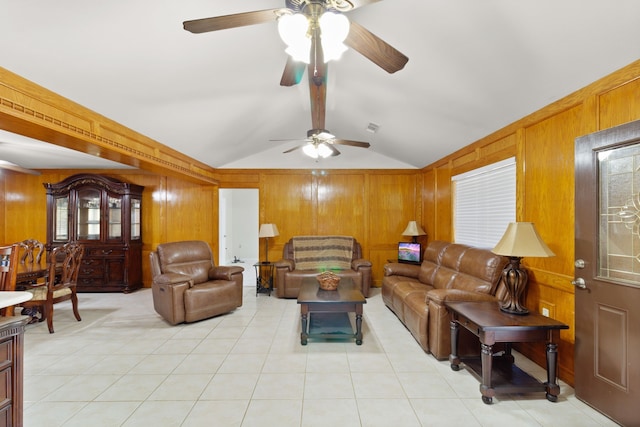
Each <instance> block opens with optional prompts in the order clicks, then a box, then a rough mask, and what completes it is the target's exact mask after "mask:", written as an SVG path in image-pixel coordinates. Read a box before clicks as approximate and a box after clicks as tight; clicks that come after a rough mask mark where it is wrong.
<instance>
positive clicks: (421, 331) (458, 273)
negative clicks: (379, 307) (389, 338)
mask: <svg viewBox="0 0 640 427" xmlns="http://www.w3.org/2000/svg"><path fill="white" fill-rule="evenodd" d="M507 262H508V260H507V258H506V257H503V256H500V255H496V254H494V253H493V252H491V251H490V250H487V249H480V248H474V247H470V246H466V245H461V244H455V243H447V242H442V241H433V242H430V243H429V245H428V246H427V247H426V249H425V251H424V261H423V262H422V264H421V265H411V264H400V263H390V264H386V265H385V266H384V277H383V279H382V300H383V301H384V303H385V304H386V305H387V307H389V308H390V309H391V310H392V311H393V312H394V313H395V314H396V316H397V317H398V319H400V321H401V322H402V323H403V324H404V325H405V326H406V327H407V329H408V330H409V331H410V332H411V334H412V335H413V336H414V338H415V339H416V341H418V343H419V344H420V346H421V347H422V348H423V349H424V351H426V352H430V353H431V354H433V356H435V357H436V358H437V359H446V358H448V357H449V354H450V353H451V328H450V314H449V310H448V309H447V307H446V306H445V302H446V301H486V300H501V299H502V298H504V296H505V294H506V288H505V287H504V284H503V283H502V282H501V281H500V277H501V273H502V270H503V269H504V267H505V265H506V264H507ZM478 351H479V344H478V339H477V338H476V337H474V336H473V335H471V334H470V333H468V332H467V331H466V330H464V328H460V336H459V351H458V354H460V355H466V354H477V353H478Z"/></svg>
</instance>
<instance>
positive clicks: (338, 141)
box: [331, 139, 371, 148]
mask: <svg viewBox="0 0 640 427" xmlns="http://www.w3.org/2000/svg"><path fill="white" fill-rule="evenodd" d="M331 143H332V144H338V145H350V146H352V147H360V148H369V147H371V144H369V143H368V142H361V141H351V140H348V139H334V140H333V141H331Z"/></svg>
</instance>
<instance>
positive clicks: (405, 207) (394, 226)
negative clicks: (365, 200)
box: [367, 172, 419, 247]
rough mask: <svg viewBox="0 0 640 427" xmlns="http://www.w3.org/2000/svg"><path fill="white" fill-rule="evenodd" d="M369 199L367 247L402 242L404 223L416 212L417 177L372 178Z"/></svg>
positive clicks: (397, 175) (412, 218) (405, 175)
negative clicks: (368, 245)
mask: <svg viewBox="0 0 640 427" xmlns="http://www.w3.org/2000/svg"><path fill="white" fill-rule="evenodd" d="M370 179H371V194H370V195H369V212H368V213H367V214H368V215H369V218H370V224H371V226H370V232H369V244H370V245H371V247H375V246H377V245H384V244H391V243H394V242H398V241H399V240H403V239H406V238H405V237H403V236H402V232H403V231H404V229H405V227H406V226H407V223H408V222H409V221H411V220H419V218H415V216H416V212H418V207H419V203H418V194H417V193H418V191H417V190H418V189H417V185H416V181H417V174H416V173H414V172H411V173H407V174H389V175H383V174H381V175H372V176H371V177H370Z"/></svg>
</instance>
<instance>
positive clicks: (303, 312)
mask: <svg viewBox="0 0 640 427" xmlns="http://www.w3.org/2000/svg"><path fill="white" fill-rule="evenodd" d="M308 317H309V306H308V305H307V304H302V305H301V306H300V320H301V323H302V332H300V344H302V345H307V338H308V337H309V335H308V333H307V330H308V328H307V320H308Z"/></svg>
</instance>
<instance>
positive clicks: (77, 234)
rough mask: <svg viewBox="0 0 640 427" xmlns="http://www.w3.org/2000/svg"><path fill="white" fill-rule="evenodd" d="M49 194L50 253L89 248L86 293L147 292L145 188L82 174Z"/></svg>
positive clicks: (81, 285) (83, 281)
mask: <svg viewBox="0 0 640 427" xmlns="http://www.w3.org/2000/svg"><path fill="white" fill-rule="evenodd" d="M44 187H45V189H46V191H47V249H48V250H51V249H53V248H54V247H56V246H61V245H63V244H65V243H67V242H72V241H77V242H78V243H81V244H82V245H84V248H85V251H84V257H83V259H82V266H81V268H80V274H79V277H78V291H80V292H113V291H121V292H131V291H134V290H136V289H138V288H140V287H142V223H141V218H142V217H141V210H142V191H143V189H144V187H141V186H139V185H135V184H130V183H127V182H123V181H119V180H117V179H114V178H110V177H107V176H102V175H94V174H79V175H73V176H70V177H68V178H66V179H64V180H62V181H60V182H58V183H56V184H50V183H45V184H44Z"/></svg>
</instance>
